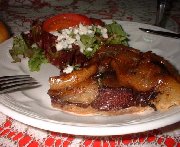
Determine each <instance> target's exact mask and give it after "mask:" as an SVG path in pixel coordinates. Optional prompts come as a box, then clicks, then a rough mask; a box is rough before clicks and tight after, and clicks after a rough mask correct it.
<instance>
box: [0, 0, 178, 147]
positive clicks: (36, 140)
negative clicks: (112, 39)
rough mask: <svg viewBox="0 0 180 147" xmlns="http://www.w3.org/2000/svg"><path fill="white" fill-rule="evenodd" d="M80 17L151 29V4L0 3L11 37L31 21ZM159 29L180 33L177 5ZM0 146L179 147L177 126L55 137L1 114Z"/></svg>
mask: <svg viewBox="0 0 180 147" xmlns="http://www.w3.org/2000/svg"><path fill="white" fill-rule="evenodd" d="M69 12H72V13H80V14H85V15H87V16H89V17H95V18H100V19H114V20H115V19H117V20H122V21H134V22H139V23H146V24H151V25H153V24H154V22H155V16H156V1H155V0H154V1H153V0H151V1H150V0H147V1H144V0H136V1H132V0H68V1H65V0H64V1H63V0H51V1H50V0H7V1H6V0H0V19H1V20H2V21H4V22H5V23H6V25H7V26H8V28H9V29H10V30H11V34H12V35H17V34H19V33H20V32H23V31H27V30H29V26H30V23H31V22H32V20H34V19H45V18H48V17H50V16H52V15H54V14H58V13H69ZM162 27H164V28H166V29H169V30H172V31H175V32H179V31H180V1H177V0H176V1H175V0H174V1H173V3H172V4H171V7H169V8H168V10H167V12H166V15H165V19H164V20H163V23H162ZM0 137H1V138H0V146H11V147H12V146H32V147H36V146H123V145H135V146H142V145H143V146H161V145H167V146H173V145H174V146H180V123H176V124H173V125H170V126H167V127H164V128H159V129H157V130H152V131H148V132H142V133H136V134H128V135H119V136H108V137H90V136H89V137H88V136H75V135H69V134H62V133H55V132H50V131H46V130H41V129H38V128H34V127H32V126H28V125H25V124H23V123H21V122H18V121H16V120H14V119H12V118H10V117H8V116H6V115H4V114H2V113H0Z"/></svg>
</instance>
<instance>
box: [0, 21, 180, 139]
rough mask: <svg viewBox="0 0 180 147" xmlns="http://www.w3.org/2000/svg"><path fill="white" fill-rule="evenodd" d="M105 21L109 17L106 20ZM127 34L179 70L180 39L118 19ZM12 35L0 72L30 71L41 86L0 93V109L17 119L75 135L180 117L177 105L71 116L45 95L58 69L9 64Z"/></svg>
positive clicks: (136, 128)
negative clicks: (156, 109)
mask: <svg viewBox="0 0 180 147" xmlns="http://www.w3.org/2000/svg"><path fill="white" fill-rule="evenodd" d="M107 22H109V21H107ZM119 23H120V24H121V25H122V26H123V28H124V29H125V31H126V32H128V34H129V35H130V37H129V38H130V45H131V46H132V47H135V48H138V49H140V50H142V51H147V50H152V51H153V52H155V53H157V54H159V55H162V56H163V57H165V58H166V59H168V60H170V62H172V63H173V64H174V65H175V66H176V67H177V68H178V69H179V70H180V64H179V63H180V40H178V39H172V38H166V37H161V36H156V35H151V34H147V33H144V32H141V31H140V30H139V29H138V28H139V27H142V28H149V29H158V30H161V29H160V28H157V27H154V26H150V25H145V24H139V23H135V22H119ZM11 47H12V39H10V40H8V41H6V42H4V43H2V44H1V45H0V69H1V70H0V76H3V75H16V74H24V73H25V74H30V75H31V76H33V77H34V78H36V79H37V80H38V81H39V82H40V83H41V84H42V86H41V87H39V88H37V89H32V90H26V91H21V92H15V93H9V94H3V95H0V111H1V112H2V113H4V114H6V115H8V116H10V117H12V118H14V119H16V120H18V121H20V122H23V123H25V124H28V125H31V126H34V127H38V128H41V129H45V130H50V131H55V132H61V133H69V134H76V135H93V136H100V135H101V136H104V135H122V134H128V133H137V132H142V131H147V130H152V129H157V128H159V127H164V126H166V125H170V124H173V123H175V122H178V121H180V108H179V107H175V108H172V109H170V110H168V111H166V112H152V113H149V114H140V115H134V114H133V115H132V114H131V115H130V114H129V115H120V116H109V117H107V116H86V117H83V116H75V115H71V114H67V113H64V112H61V111H59V110H56V109H53V108H52V107H51V103H50V98H49V96H48V95H47V90H48V89H49V85H48V78H49V76H52V75H58V73H59V71H58V70H57V69H56V68H55V67H53V66H51V65H44V66H43V67H42V69H41V71H40V72H33V73H31V72H29V70H28V68H27V61H26V60H23V61H22V62H21V63H19V64H14V63H13V64H12V63H11V61H12V59H11V57H10V55H9V53H8V50H9V49H10V48H11Z"/></svg>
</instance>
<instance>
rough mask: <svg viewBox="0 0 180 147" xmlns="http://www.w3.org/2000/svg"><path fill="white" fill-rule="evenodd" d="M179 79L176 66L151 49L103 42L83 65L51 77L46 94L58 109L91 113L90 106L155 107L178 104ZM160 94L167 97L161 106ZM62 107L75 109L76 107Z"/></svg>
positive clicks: (116, 108) (112, 108) (101, 108)
mask: <svg viewBox="0 0 180 147" xmlns="http://www.w3.org/2000/svg"><path fill="white" fill-rule="evenodd" d="M179 79H180V78H179V73H178V72H177V70H175V68H174V67H173V66H172V65H171V64H170V63H169V62H168V61H166V60H164V59H163V58H162V57H159V56H158V55H155V54H153V53H152V52H146V53H143V52H140V51H139V50H136V49H133V48H130V47H126V46H123V45H107V46H102V47H101V48H100V49H99V50H98V52H96V54H95V55H94V57H93V58H92V59H91V60H90V61H89V62H88V63H87V66H84V67H83V68H81V69H80V70H76V71H73V72H72V73H70V74H63V75H60V76H56V77H51V78H50V80H49V82H50V90H49V92H48V94H49V95H50V97H51V100H52V103H53V105H54V106H56V104H60V107H61V108H62V109H63V108H64V107H65V106H69V105H71V106H78V107H81V108H82V107H83V108H87V110H86V112H87V111H88V110H91V111H92V110H93V111H92V112H93V113H94V110H97V111H119V110H121V109H125V108H129V107H132V106H135V107H139V106H140V107H146V106H151V107H153V108H154V110H156V107H157V108H158V109H159V108H168V107H170V106H173V105H180V100H179V97H180V92H178V91H180V84H179V83H178V81H179ZM173 92H175V93H176V95H177V96H176V98H173V96H172V95H173ZM162 97H165V98H166V99H168V100H169V103H168V104H165V106H164V105H162V102H163V103H164V102H165V101H164V100H163V98H162ZM58 107H59V105H58ZM65 110H67V111H72V112H73V111H74V112H77V111H79V109H77V108H76V107H66V109H65ZM82 111H83V110H81V112H82Z"/></svg>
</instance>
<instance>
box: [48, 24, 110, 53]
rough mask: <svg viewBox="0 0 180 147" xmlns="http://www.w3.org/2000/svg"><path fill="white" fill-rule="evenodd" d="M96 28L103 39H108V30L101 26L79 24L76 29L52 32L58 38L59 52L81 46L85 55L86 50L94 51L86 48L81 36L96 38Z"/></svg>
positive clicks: (57, 47) (57, 46)
mask: <svg viewBox="0 0 180 147" xmlns="http://www.w3.org/2000/svg"><path fill="white" fill-rule="evenodd" d="M96 27H97V28H98V29H100V32H101V34H102V37H103V38H108V34H107V29H106V28H104V27H101V26H84V25H82V24H79V25H78V26H76V27H70V28H68V29H63V30H61V31H60V32H58V31H54V32H51V34H53V35H54V36H57V40H56V49H57V51H60V50H63V49H70V48H72V44H76V45H79V47H80V51H81V52H82V53H84V50H88V51H92V49H91V48H86V47H85V45H83V44H82V42H81V40H80V39H81V35H90V36H92V37H94V34H95V30H96Z"/></svg>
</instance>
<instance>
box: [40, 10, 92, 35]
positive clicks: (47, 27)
mask: <svg viewBox="0 0 180 147" xmlns="http://www.w3.org/2000/svg"><path fill="white" fill-rule="evenodd" d="M80 23H81V24H83V25H91V24H92V21H91V19H90V18H88V17H87V16H84V15H81V14H74V13H65V14H58V15H55V16H52V17H50V18H48V19H47V20H45V21H44V22H43V30H44V31H46V32H51V31H57V30H62V29H66V28H69V27H74V26H76V25H78V24H80Z"/></svg>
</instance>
